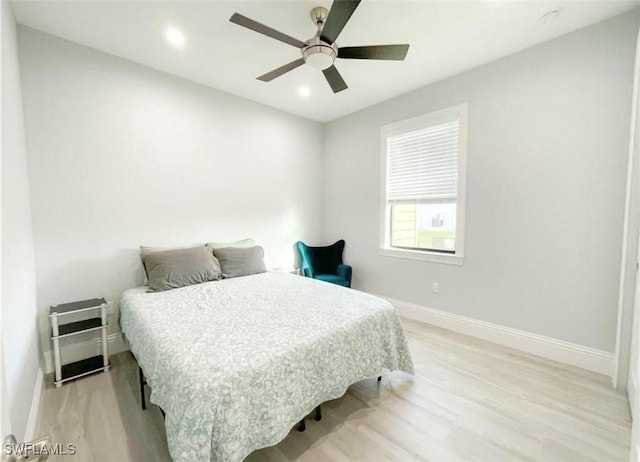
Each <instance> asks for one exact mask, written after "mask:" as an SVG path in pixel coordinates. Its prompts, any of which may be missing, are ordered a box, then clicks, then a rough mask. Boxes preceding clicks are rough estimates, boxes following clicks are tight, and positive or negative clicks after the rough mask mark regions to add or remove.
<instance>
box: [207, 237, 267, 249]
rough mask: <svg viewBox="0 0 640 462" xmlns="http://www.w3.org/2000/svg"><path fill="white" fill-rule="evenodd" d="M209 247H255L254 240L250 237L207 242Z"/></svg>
mask: <svg viewBox="0 0 640 462" xmlns="http://www.w3.org/2000/svg"><path fill="white" fill-rule="evenodd" d="M207 245H208V246H209V247H213V248H214V249H226V248H227V247H237V248H240V249H247V248H249V247H255V245H256V241H255V239H252V238H250V237H248V238H246V239H240V240H239V241H233V242H207Z"/></svg>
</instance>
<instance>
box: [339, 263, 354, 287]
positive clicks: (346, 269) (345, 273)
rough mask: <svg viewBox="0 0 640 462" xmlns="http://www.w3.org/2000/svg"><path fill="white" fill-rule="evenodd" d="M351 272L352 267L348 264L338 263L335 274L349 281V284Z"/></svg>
mask: <svg viewBox="0 0 640 462" xmlns="http://www.w3.org/2000/svg"><path fill="white" fill-rule="evenodd" d="M351 273H352V269H351V266H350V265H345V264H340V265H338V267H337V268H336V274H337V275H338V276H340V277H341V278H343V279H346V280H347V281H349V285H351Z"/></svg>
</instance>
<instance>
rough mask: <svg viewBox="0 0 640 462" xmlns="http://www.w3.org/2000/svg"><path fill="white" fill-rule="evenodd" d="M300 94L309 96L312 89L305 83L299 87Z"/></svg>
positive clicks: (304, 96) (305, 96)
mask: <svg viewBox="0 0 640 462" xmlns="http://www.w3.org/2000/svg"><path fill="white" fill-rule="evenodd" d="M298 94H299V95H300V96H302V97H303V98H308V97H309V95H310V94H311V90H310V89H309V87H307V86H306V85H305V86H303V87H300V88H298Z"/></svg>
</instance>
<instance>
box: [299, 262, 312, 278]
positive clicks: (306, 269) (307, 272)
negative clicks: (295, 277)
mask: <svg viewBox="0 0 640 462" xmlns="http://www.w3.org/2000/svg"><path fill="white" fill-rule="evenodd" d="M301 269H302V275H303V276H305V277H308V278H312V277H314V276H315V274H314V273H313V268H311V265H305V264H303V265H302V268H301Z"/></svg>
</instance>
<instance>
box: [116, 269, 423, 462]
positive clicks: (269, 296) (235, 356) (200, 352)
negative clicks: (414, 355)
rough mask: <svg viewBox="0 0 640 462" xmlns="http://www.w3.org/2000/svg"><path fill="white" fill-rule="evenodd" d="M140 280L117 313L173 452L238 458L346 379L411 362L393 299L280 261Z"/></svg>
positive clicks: (226, 461)
mask: <svg viewBox="0 0 640 462" xmlns="http://www.w3.org/2000/svg"><path fill="white" fill-rule="evenodd" d="M145 290H146V289H145V288H144V287H138V288H136V289H131V290H127V291H126V292H125V293H124V294H123V295H122V303H121V325H122V330H123V332H124V333H125V335H126V337H127V339H128V340H129V343H130V344H131V349H132V351H133V353H134V354H135V356H136V358H137V359H138V362H139V364H140V366H141V367H142V369H143V371H144V374H145V376H146V378H147V381H148V382H149V385H150V386H151V390H152V391H151V397H150V400H151V401H152V402H153V403H155V404H157V405H159V406H160V407H161V408H162V409H164V411H165V412H166V421H165V425H166V430H167V440H168V443H169V451H170V453H171V456H172V458H173V460H174V461H175V462H193V461H206V460H210V461H217V462H237V461H241V460H243V459H244V458H245V457H246V456H248V455H249V454H250V453H251V452H252V451H254V450H256V449H259V448H262V447H265V446H271V445H274V444H276V443H278V442H279V441H280V440H282V439H283V438H284V437H285V436H286V435H287V434H288V433H289V431H290V430H291V428H292V426H293V425H295V423H296V422H298V421H299V420H300V419H302V418H303V417H304V416H305V415H307V414H308V413H309V412H311V411H312V410H313V409H314V408H315V407H316V406H317V405H318V404H320V403H322V402H324V401H327V400H330V399H335V398H338V397H340V396H342V395H343V394H344V393H345V391H346V389H347V388H348V387H349V386H350V385H351V384H353V383H355V382H358V381H360V380H363V379H366V378H371V377H375V376H376V375H379V373H380V371H381V370H382V369H383V368H385V369H390V370H398V369H399V370H403V371H405V372H408V373H413V364H412V361H411V357H410V355H409V349H408V346H407V341H406V338H405V336H404V331H403V329H402V325H401V324H400V321H399V319H398V317H397V315H396V314H395V311H394V309H393V307H392V306H391V305H390V304H389V303H388V302H387V301H386V300H383V299H381V298H378V297H374V296H372V295H368V294H365V293H363V292H358V291H356V290H352V289H345V288H343V287H340V286H336V285H332V284H328V283H326V282H321V281H317V280H313V279H308V278H304V277H300V276H295V275H292V274H286V273H285V274H282V273H264V274H258V275H254V276H247V277H240V278H234V279H225V280H222V281H214V282H208V283H205V284H199V285H195V286H190V287H184V288H181V289H174V290H170V291H167V292H159V293H146V292H145Z"/></svg>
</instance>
